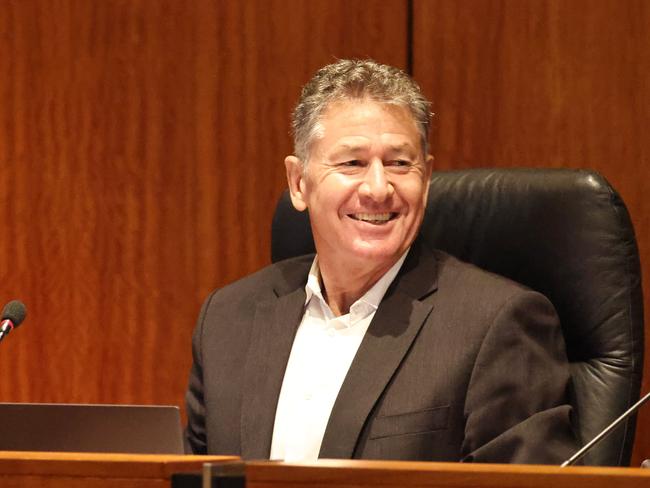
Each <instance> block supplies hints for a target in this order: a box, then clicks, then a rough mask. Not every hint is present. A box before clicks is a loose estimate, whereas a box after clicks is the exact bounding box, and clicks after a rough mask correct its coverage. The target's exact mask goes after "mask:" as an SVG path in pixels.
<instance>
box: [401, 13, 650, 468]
mask: <svg viewBox="0 0 650 488" xmlns="http://www.w3.org/2000/svg"><path fill="white" fill-rule="evenodd" d="M413 18H414V28H413V64H414V75H415V77H416V79H417V80H418V81H419V82H420V83H421V85H422V87H423V89H424V91H425V92H426V93H427V94H428V95H429V96H430V97H431V98H433V100H434V111H435V112H436V114H437V120H436V124H437V127H436V130H435V132H434V134H433V147H434V149H433V151H434V153H435V156H436V164H437V167H438V168H441V169H446V168H463V167H480V166H551V167H588V168H593V169H596V170H597V171H599V172H601V173H602V174H603V175H604V176H605V177H606V178H607V179H608V180H609V181H610V182H611V183H612V184H613V185H614V186H615V187H616V188H617V189H618V190H619V192H620V193H621V195H622V196H623V199H624V200H625V201H626V202H627V205H628V207H629V210H630V213H631V216H632V220H633V222H634V225H635V228H636V232H637V237H638V240H639V246H640V252H641V262H642V265H643V275H644V276H643V278H644V282H645V283H646V286H645V303H646V310H648V309H650V301H649V300H648V299H649V298H650V286H649V285H648V283H650V274H649V272H650V199H648V197H647V196H648V194H649V193H650V137H648V128H649V127H650V49H649V48H648V46H650V29H649V28H648V26H650V2H647V1H645V0H571V1H565V0H526V1H518V0H414V15H413ZM646 335H647V336H648V338H647V341H646V344H650V333H648V334H646ZM647 349H648V347H646V350H647ZM646 356H649V354H646ZM646 364H650V362H649V361H646ZM648 372H650V369H649V367H648V366H646V374H645V378H646V381H645V383H644V389H645V390H647V389H648V388H650V385H649V384H648V381H647V378H649V377H650V375H649V374H648ZM635 452H636V455H635V459H634V461H633V462H634V463H637V462H639V461H640V460H641V459H642V458H646V457H650V410H648V409H647V408H646V410H644V411H642V413H641V415H640V417H639V422H638V428H637V443H636V448H635Z"/></svg>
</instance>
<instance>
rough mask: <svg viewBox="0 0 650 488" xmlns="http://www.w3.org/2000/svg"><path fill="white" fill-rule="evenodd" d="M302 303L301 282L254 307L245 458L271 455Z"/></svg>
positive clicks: (246, 374)
mask: <svg viewBox="0 0 650 488" xmlns="http://www.w3.org/2000/svg"><path fill="white" fill-rule="evenodd" d="M306 274H307V273H306V272H305V273H304V275H305V277H306ZM304 304H305V290H304V281H302V284H301V285H299V286H298V288H296V289H294V290H293V291H292V292H290V293H288V294H286V295H282V296H279V297H274V298H271V299H268V300H265V301H263V302H260V303H258V305H257V308H256V312H255V321H254V327H253V332H252V336H251V345H250V349H249V351H248V358H247V361H246V366H245V370H244V384H243V385H242V389H243V392H244V393H243V402H242V415H241V446H242V457H244V458H246V459H268V457H269V454H270V452H271V439H272V436H273V424H274V421H275V409H276V407H277V403H278V397H279V395H280V388H281V387H282V379H283V377H284V371H285V368H286V365H287V361H288V359H289V354H290V352H291V346H292V344H293V339H294V336H295V333H296V330H297V328H298V325H299V324H300V320H301V318H302V314H303V306H304Z"/></svg>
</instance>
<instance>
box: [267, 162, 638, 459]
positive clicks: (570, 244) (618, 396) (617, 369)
mask: <svg viewBox="0 0 650 488" xmlns="http://www.w3.org/2000/svg"><path fill="white" fill-rule="evenodd" d="M421 234H422V236H423V237H424V239H425V240H426V241H427V242H428V243H429V244H430V245H431V246H432V247H435V248H438V249H442V250H444V251H446V252H448V253H450V254H453V255H455V256H457V257H459V258H460V259H463V260H465V261H469V262H472V263H474V264H476V265H478V266H480V267H482V268H484V269H487V270H490V271H493V272H495V273H499V274H501V275H504V276H507V277H509V278H512V279H513V280H516V281H518V282H520V283H523V284H525V285H527V286H529V287H530V288H533V289H535V290H538V291H540V292H542V293H543V294H545V295H546V296H547V297H548V298H549V299H550V300H551V301H552V302H553V304H554V305H555V308H556V309H557V312H558V314H559V316H560V319H561V321H562V328H563V331H564V335H565V339H566V344H567V353H568V356H569V360H570V362H571V373H572V379H573V384H572V392H571V393H572V398H571V403H572V404H573V406H574V411H575V413H576V420H577V428H578V433H579V436H580V437H581V440H582V443H583V444H584V443H586V442H588V441H589V440H591V439H592V438H593V437H594V436H595V435H596V434H597V433H598V432H599V431H600V430H602V429H603V428H604V427H605V426H606V425H607V424H609V423H610V422H611V421H612V420H614V418H616V417H617V416H618V415H619V414H621V413H622V412H623V411H625V410H626V408H627V407H629V406H630V405H632V403H634V401H635V400H637V399H638V398H639V392H640V387H641V374H642V369H643V299H642V294H641V270H640V264H639V253H638V249H637V244H636V239H635V237H634V230H633V228H632V223H631V221H630V218H629V215H628V212H627V209H626V207H625V204H624V203H623V201H622V200H621V198H620V197H619V195H618V194H617V193H616V191H615V190H614V189H613V188H612V187H611V186H610V185H609V183H608V182H607V181H606V180H605V179H604V178H603V177H602V176H600V175H599V174H597V173H594V172H592V171H587V170H570V169H479V170H462V171H449V172H438V173H434V175H433V177H432V179H431V187H430V190H429V200H428V203H427V210H426V214H425V217H424V222H423V225H422V230H421ZM310 252H314V244H313V240H312V236H311V230H310V228H309V217H308V216H307V214H306V213H299V212H297V211H295V210H294V209H293V207H292V206H291V203H290V201H289V198H288V194H287V192H285V194H284V195H283V196H282V198H281V199H280V202H279V203H278V207H277V209H276V213H275V216H274V219H273V228H272V253H271V254H272V260H273V261H274V262H275V261H278V260H281V259H285V258H288V257H292V256H297V255H301V254H307V253H310ZM635 424H636V419H630V420H628V421H627V422H626V424H625V425H623V426H621V427H619V428H618V430H617V431H615V432H613V433H612V434H610V435H609V436H608V437H607V438H605V439H604V440H603V441H602V442H601V443H600V444H598V445H597V446H596V447H595V448H594V449H593V450H592V451H591V452H590V453H589V454H588V455H587V456H586V457H585V458H584V463H585V464H588V465H602V466H621V465H629V462H630V456H631V452H632V444H633V441H634V432H635Z"/></svg>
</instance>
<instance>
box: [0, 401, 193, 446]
mask: <svg viewBox="0 0 650 488" xmlns="http://www.w3.org/2000/svg"><path fill="white" fill-rule="evenodd" d="M0 450H1V451H70V452H121V453H143V454H183V437H182V430H181V421H180V413H179V409H178V407H174V406H157V405H83V404H65V403H0Z"/></svg>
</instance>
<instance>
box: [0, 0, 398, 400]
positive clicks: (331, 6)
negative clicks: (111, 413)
mask: <svg viewBox="0 0 650 488" xmlns="http://www.w3.org/2000/svg"><path fill="white" fill-rule="evenodd" d="M406 7H407V5H406V1H405V0H396V1H388V2H387V1H383V0H373V1H368V0H356V1H350V0H312V1H309V2H306V1H302V0H291V1H287V0H272V1H268V0H256V1H251V0H247V1H243V2H235V1H225V0H224V1H200V0H194V1H181V0H149V1H147V0H103V1H97V2H95V1H86V0H7V1H3V2H0V72H2V73H3V76H2V77H0V188H2V189H3V190H2V192H0V222H1V225H2V232H1V233H0V272H1V277H2V279H1V280H0V301H2V302H4V301H7V300H9V299H10V298H14V297H20V298H21V299H22V300H24V301H25V303H26V304H27V306H28V309H29V315H28V318H27V321H26V323H25V325H24V326H23V327H22V328H21V329H20V330H18V331H16V332H14V333H13V334H12V335H11V336H9V337H8V339H7V340H6V341H4V342H3V343H2V344H0V371H2V381H0V401H54V402H116V403H123V402H134V403H173V404H181V403H182V402H183V400H182V395H183V392H184V389H185V384H186V378H187V373H188V369H189V365H190V333H191V330H192V328H193V325H194V320H195V317H196V316H197V314H198V309H199V305H200V302H201V301H202V300H203V299H204V298H205V296H206V295H207V293H208V292H209V290H211V289H212V288H214V287H217V286H220V285H223V284H225V283H227V282H230V281H232V280H234V279H236V278H238V277H240V276H243V275H245V274H247V273H249V272H251V271H253V270H255V269H257V268H260V267H261V266H263V265H265V264H266V263H267V262H268V261H269V258H268V256H269V253H270V250H269V242H270V238H269V231H270V219H271V214H272V210H273V206H274V203H275V199H276V198H277V196H278V194H279V193H280V191H281V189H282V188H283V187H284V168H283V165H282V160H283V158H284V156H285V155H286V154H287V153H289V152H290V151H291V142H290V137H289V135H288V120H289V112H290V110H291V108H292V106H293V104H294V102H295V100H296V98H297V96H298V94H299V87H300V86H301V85H302V84H303V83H304V82H305V81H307V79H308V78H309V76H310V75H311V74H312V72H313V71H314V70H315V69H316V67H318V66H320V65H322V64H325V63H327V62H330V61H332V60H334V59H335V58H337V57H351V56H355V57H362V56H372V57H375V58H377V59H379V60H381V61H384V62H388V63H392V64H395V65H398V66H405V65H406V58H407V57H406V54H407V45H406V39H407V36H406V27H407V9H406Z"/></svg>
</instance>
